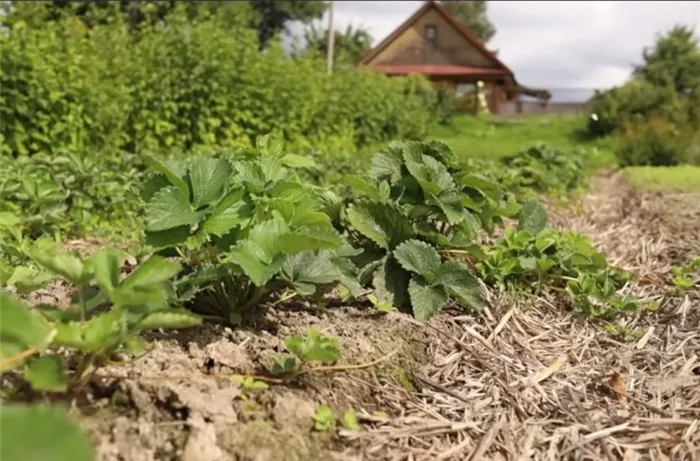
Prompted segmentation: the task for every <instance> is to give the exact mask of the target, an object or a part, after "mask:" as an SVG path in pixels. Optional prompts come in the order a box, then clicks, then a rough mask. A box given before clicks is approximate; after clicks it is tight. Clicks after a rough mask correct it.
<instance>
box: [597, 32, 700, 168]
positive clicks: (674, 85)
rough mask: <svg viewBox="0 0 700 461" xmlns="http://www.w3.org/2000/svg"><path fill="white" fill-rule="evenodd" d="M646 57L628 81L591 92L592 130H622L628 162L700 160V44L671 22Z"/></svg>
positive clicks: (620, 138) (604, 133) (601, 133)
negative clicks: (669, 27) (699, 129)
mask: <svg viewBox="0 0 700 461" xmlns="http://www.w3.org/2000/svg"><path fill="white" fill-rule="evenodd" d="M642 59H643V62H642V64H640V65H638V66H635V68H634V71H633V74H632V78H631V79H630V80H629V81H628V82H627V83H625V84H624V85H622V86H619V87H614V88H611V89H610V90H607V91H604V92H599V93H596V95H595V96H594V97H593V99H592V112H593V113H594V114H595V117H592V118H591V119H590V121H589V126H588V131H589V134H590V135H592V136H607V135H611V134H616V135H618V140H617V141H618V155H619V158H620V161H621V163H623V164H625V165H673V164H678V163H685V162H696V161H698V158H699V156H698V151H700V135H698V128H700V109H699V107H700V43H699V42H698V39H697V38H696V37H695V35H694V31H693V30H692V29H691V28H689V27H686V26H675V27H673V28H672V29H671V30H669V31H668V32H667V33H665V34H663V35H659V36H657V38H656V43H655V44H654V46H653V47H651V48H648V49H645V50H644V51H643V53H642Z"/></svg>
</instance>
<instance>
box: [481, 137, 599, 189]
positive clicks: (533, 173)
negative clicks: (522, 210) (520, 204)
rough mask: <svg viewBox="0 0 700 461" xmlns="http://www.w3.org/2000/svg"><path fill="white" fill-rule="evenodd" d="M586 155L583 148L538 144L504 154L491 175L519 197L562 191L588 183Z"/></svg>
mask: <svg viewBox="0 0 700 461" xmlns="http://www.w3.org/2000/svg"><path fill="white" fill-rule="evenodd" d="M587 155H588V154H587V153H586V152H584V151H578V152H565V151H561V150H558V149H555V148H553V147H552V146H549V145H547V144H545V143H537V144H535V145H533V146H530V147H528V148H526V149H523V150H521V151H520V152H518V153H516V154H514V155H510V156H505V157H503V158H502V159H501V168H499V169H494V170H492V172H491V174H492V175H493V176H495V177H496V178H497V179H498V180H499V181H500V182H501V183H502V184H503V185H504V187H505V188H506V189H507V190H508V191H510V192H511V193H513V194H514V195H515V196H517V197H528V196H532V195H534V194H535V193H553V194H563V193H567V192H569V191H572V190H575V189H578V188H580V187H583V186H585V184H586V170H585V166H586V160H587Z"/></svg>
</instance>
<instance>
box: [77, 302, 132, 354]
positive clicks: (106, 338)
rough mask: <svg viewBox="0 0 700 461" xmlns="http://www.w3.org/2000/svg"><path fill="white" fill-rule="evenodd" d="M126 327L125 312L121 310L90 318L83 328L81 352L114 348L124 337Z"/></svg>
mask: <svg viewBox="0 0 700 461" xmlns="http://www.w3.org/2000/svg"><path fill="white" fill-rule="evenodd" d="M126 326H127V325H126V322H125V311H123V310H121V309H115V310H112V311H110V312H107V313H105V314H100V315H96V316H95V317H92V318H91V319H90V320H88V321H87V322H86V323H85V324H84V327H83V342H82V347H83V350H84V351H86V352H97V351H101V350H104V349H107V348H110V347H113V346H116V345H117V344H119V342H120V341H121V339H122V338H123V337H124V336H125V333H126V331H125V329H126Z"/></svg>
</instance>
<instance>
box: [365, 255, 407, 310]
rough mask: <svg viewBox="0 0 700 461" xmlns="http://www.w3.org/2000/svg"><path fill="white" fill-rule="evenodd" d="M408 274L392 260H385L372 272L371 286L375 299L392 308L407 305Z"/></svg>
mask: <svg viewBox="0 0 700 461" xmlns="http://www.w3.org/2000/svg"><path fill="white" fill-rule="evenodd" d="M409 278H410V274H409V273H408V272H407V271H406V270H405V269H403V268H402V267H401V266H400V265H399V263H398V262H396V260H395V259H394V258H385V259H384V260H383V261H382V262H381V263H380V264H379V266H378V267H377V269H376V270H375V271H374V274H373V277H372V286H373V287H374V295H375V296H376V297H377V299H378V300H379V301H380V302H382V303H384V304H389V305H391V306H392V307H397V308H400V307H403V306H405V305H407V304H408V301H409V298H408V281H409Z"/></svg>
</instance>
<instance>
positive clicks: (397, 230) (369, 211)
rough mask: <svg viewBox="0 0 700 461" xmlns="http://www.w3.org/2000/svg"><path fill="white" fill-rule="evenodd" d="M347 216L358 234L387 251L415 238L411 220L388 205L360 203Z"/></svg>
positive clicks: (351, 208) (348, 211) (350, 209)
mask: <svg viewBox="0 0 700 461" xmlns="http://www.w3.org/2000/svg"><path fill="white" fill-rule="evenodd" d="M347 216H348V220H349V221H350V224H351V225H352V226H353V227H354V228H355V229H356V230H357V231H358V232H360V233H361V234H362V235H364V236H365V237H367V238H368V239H370V240H372V241H373V242H374V243H376V244H377V245H379V246H380V247H382V248H385V249H392V248H394V247H395V246H396V245H398V244H400V243H402V242H404V241H406V240H408V239H410V238H411V237H414V236H415V232H414V231H413V226H412V225H411V222H410V221H409V219H408V218H407V217H406V216H404V215H403V214H402V212H401V211H400V210H398V209H397V208H396V207H394V206H392V205H389V204H386V203H371V202H359V203H356V204H355V205H353V206H352V207H350V208H349V209H348V210H347Z"/></svg>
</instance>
